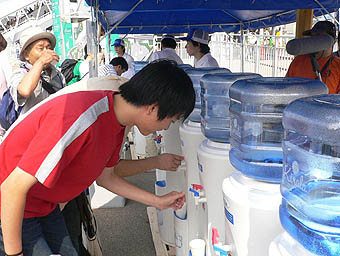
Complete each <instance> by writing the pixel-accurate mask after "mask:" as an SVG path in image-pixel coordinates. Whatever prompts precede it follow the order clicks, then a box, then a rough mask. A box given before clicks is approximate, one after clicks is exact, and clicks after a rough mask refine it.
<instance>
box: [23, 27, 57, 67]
mask: <svg viewBox="0 0 340 256" xmlns="http://www.w3.org/2000/svg"><path fill="white" fill-rule="evenodd" d="M40 39H47V40H48V41H50V43H51V48H52V49H54V47H55V45H56V38H55V36H54V35H53V34H52V33H50V32H46V31H44V30H43V29H42V28H40V27H30V28H29V29H26V30H24V31H23V32H22V33H21V35H20V39H19V42H20V46H21V51H20V56H19V57H20V60H22V61H25V57H24V50H25V49H26V48H27V46H29V45H30V44H31V43H33V42H35V41H37V40H40Z"/></svg>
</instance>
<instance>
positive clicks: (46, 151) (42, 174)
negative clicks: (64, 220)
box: [18, 113, 91, 187]
mask: <svg viewBox="0 0 340 256" xmlns="http://www.w3.org/2000/svg"><path fill="white" fill-rule="evenodd" d="M32 114H33V113H32ZM76 118H77V117H76V116H73V115H69V116H68V117H65V115H61V114H58V115H57V114H53V113H51V114H47V115H46V116H45V117H44V118H43V119H41V120H39V121H40V123H41V124H40V127H39V128H38V131H37V132H36V135H35V136H34V137H33V139H32V140H31V142H30V144H29V146H28V147H27V149H26V151H25V153H24V154H23V156H22V157H21V159H20V161H19V163H18V166H19V168H21V169H22V170H24V171H25V172H27V173H29V174H31V175H32V176H34V177H36V178H37V180H38V181H39V182H40V183H41V184H43V185H44V186H46V187H53V186H54V185H55V183H56V182H57V180H58V178H59V177H60V175H61V173H62V171H63V170H64V169H65V167H67V166H68V165H69V163H70V162H71V161H72V160H73V159H74V158H75V156H76V155H77V154H78V153H79V152H80V151H81V150H83V149H84V147H85V146H86V143H87V142H88V140H89V137H90V133H91V129H88V128H87V127H84V126H82V125H76V126H74V125H73V124H74V122H75V120H76ZM29 122H30V121H28V123H26V127H27V126H34V125H36V119H33V118H32V124H30V123H29Z"/></svg>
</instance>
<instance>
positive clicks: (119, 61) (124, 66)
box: [110, 57, 129, 71]
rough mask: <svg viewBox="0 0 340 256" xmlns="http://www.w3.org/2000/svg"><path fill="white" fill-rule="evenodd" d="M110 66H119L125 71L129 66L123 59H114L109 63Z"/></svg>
mask: <svg viewBox="0 0 340 256" xmlns="http://www.w3.org/2000/svg"><path fill="white" fill-rule="evenodd" d="M110 64H111V65H112V66H118V65H121V66H122V69H124V70H125V71H127V70H128V69H129V65H128V63H127V62H126V60H125V59H124V58H123V57H115V58H113V59H112V60H111V61H110Z"/></svg>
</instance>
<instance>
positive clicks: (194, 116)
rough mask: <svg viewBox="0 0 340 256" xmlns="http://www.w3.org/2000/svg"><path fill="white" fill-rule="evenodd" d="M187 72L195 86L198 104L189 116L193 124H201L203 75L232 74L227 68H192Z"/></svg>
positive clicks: (196, 103)
mask: <svg viewBox="0 0 340 256" xmlns="http://www.w3.org/2000/svg"><path fill="white" fill-rule="evenodd" d="M185 72H186V73H187V74H188V75H189V76H190V78H191V81H192V83H193V85H194V89H195V94H196V102H195V108H194V110H193V111H192V113H191V114H190V116H189V120H190V121H193V122H197V123H200V122H201V96H200V95H201V86H200V79H201V78H202V76H203V75H205V74H209V73H231V72H230V70H229V69H226V68H192V69H187V70H185Z"/></svg>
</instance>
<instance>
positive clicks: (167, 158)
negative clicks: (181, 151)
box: [155, 153, 184, 171]
mask: <svg viewBox="0 0 340 256" xmlns="http://www.w3.org/2000/svg"><path fill="white" fill-rule="evenodd" d="M155 158H156V161H157V166H158V167H157V168H158V169H160V170H165V171H176V170H177V168H178V166H180V165H181V162H182V160H184V157H183V156H179V155H174V154H168V153H165V154H161V155H158V156H155Z"/></svg>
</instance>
